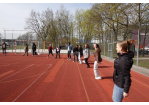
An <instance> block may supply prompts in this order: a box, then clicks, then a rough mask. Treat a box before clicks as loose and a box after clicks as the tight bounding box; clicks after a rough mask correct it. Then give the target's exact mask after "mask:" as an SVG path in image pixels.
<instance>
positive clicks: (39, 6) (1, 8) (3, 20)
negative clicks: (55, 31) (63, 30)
mask: <svg viewBox="0 0 149 105" xmlns="http://www.w3.org/2000/svg"><path fill="white" fill-rule="evenodd" d="M62 4H63V6H64V8H66V10H69V11H70V12H71V13H73V14H74V13H75V10H76V9H77V8H80V9H81V8H82V9H89V8H91V4H90V3H0V33H1V34H2V36H3V35H4V29H5V30H24V27H25V19H26V18H28V17H29V14H30V12H31V10H32V9H33V10H35V11H37V12H40V13H41V12H42V11H45V10H46V9H47V8H49V9H52V10H53V12H54V13H56V11H57V10H59V9H60V6H61V5H62ZM24 32H25V31H24ZM24 32H23V31H6V38H12V35H10V34H9V33H11V34H12V33H13V34H14V38H15V36H16V35H15V33H20V34H23V33H24ZM7 34H8V35H7ZM17 35H18V34H17Z"/></svg>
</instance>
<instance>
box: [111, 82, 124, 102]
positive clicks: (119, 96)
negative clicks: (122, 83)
mask: <svg viewBox="0 0 149 105" xmlns="http://www.w3.org/2000/svg"><path fill="white" fill-rule="evenodd" d="M123 92H124V88H120V87H118V86H117V85H114V89H113V96H112V99H113V101H114V102H122V100H123Z"/></svg>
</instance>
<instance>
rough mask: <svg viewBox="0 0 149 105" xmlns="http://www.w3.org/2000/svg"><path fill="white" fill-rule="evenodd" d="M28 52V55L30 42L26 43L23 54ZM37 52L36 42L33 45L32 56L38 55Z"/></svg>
mask: <svg viewBox="0 0 149 105" xmlns="http://www.w3.org/2000/svg"><path fill="white" fill-rule="evenodd" d="M26 53H27V56H28V44H26V45H25V53H24V54H23V56H24V55H25V54H26ZM36 55H37V52H36V44H35V43H33V45H32V56H36Z"/></svg>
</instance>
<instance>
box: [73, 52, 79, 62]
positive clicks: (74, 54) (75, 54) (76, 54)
mask: <svg viewBox="0 0 149 105" xmlns="http://www.w3.org/2000/svg"><path fill="white" fill-rule="evenodd" d="M75 56H77V61H79V60H78V53H76V52H74V53H73V61H74V62H75Z"/></svg>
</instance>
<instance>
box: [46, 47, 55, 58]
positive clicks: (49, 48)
mask: <svg viewBox="0 0 149 105" xmlns="http://www.w3.org/2000/svg"><path fill="white" fill-rule="evenodd" d="M52 50H53V51H54V49H53V47H52V46H51V44H50V45H49V47H48V51H49V53H48V57H47V58H49V54H52V56H53V58H54V55H53V53H52Z"/></svg>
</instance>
